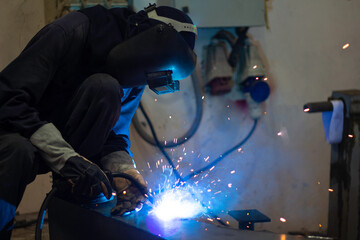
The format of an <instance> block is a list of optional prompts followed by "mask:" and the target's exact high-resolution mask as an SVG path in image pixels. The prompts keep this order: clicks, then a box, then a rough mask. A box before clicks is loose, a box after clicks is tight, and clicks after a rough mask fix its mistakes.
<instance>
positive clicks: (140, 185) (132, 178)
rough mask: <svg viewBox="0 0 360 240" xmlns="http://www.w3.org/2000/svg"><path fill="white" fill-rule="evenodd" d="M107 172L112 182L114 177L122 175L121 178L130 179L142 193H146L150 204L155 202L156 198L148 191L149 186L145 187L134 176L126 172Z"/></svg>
mask: <svg viewBox="0 0 360 240" xmlns="http://www.w3.org/2000/svg"><path fill="white" fill-rule="evenodd" d="M105 174H106V175H107V177H108V178H109V181H110V182H112V181H113V178H115V177H121V178H125V179H127V180H129V181H130V182H131V183H132V184H134V186H135V187H136V188H137V189H138V190H139V191H140V193H141V194H142V195H144V197H145V198H146V199H147V202H148V203H150V204H149V205H152V204H153V203H154V199H153V197H152V196H150V194H149V193H148V190H147V187H144V186H143V185H142V184H141V183H139V182H138V181H137V180H136V179H135V178H134V177H133V176H131V175H129V174H126V173H111V172H109V171H106V172H105Z"/></svg>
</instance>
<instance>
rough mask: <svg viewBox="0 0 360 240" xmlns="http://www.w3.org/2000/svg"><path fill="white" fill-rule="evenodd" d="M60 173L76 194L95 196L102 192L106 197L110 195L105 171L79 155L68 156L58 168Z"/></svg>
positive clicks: (110, 189)
mask: <svg viewBox="0 0 360 240" xmlns="http://www.w3.org/2000/svg"><path fill="white" fill-rule="evenodd" d="M60 175H61V176H62V177H64V178H65V179H66V180H67V181H68V182H69V183H70V184H71V191H72V192H73V193H74V194H76V195H78V196H84V197H95V196H97V195H98V194H100V193H104V195H105V197H106V198H107V199H109V198H110V197H111V193H112V188H111V184H110V182H109V179H108V178H107V176H106V175H105V173H104V172H103V171H102V170H101V169H100V168H99V167H98V166H97V165H96V164H94V163H92V162H90V161H89V160H87V159H86V158H84V157H82V156H80V155H78V156H74V157H71V158H69V159H68V160H67V161H66V163H65V165H64V167H63V168H62V169H60Z"/></svg>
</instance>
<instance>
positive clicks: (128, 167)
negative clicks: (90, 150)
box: [101, 151, 147, 215]
mask: <svg viewBox="0 0 360 240" xmlns="http://www.w3.org/2000/svg"><path fill="white" fill-rule="evenodd" d="M101 163H102V165H103V168H104V169H105V170H106V171H110V172H112V173H115V174H116V173H122V174H125V175H128V176H129V177H130V178H131V179H132V180H129V179H126V178H124V177H113V182H112V185H113V188H114V189H115V191H116V193H117V195H116V196H117V205H116V206H115V207H114V208H113V209H112V210H111V214H112V215H123V214H124V213H126V212H132V211H133V210H135V209H136V208H138V209H141V207H142V203H143V202H145V201H146V195H145V193H146V192H147V186H146V183H145V181H144V178H143V177H142V176H141V174H140V173H139V171H138V170H136V168H135V164H134V161H133V160H132V158H131V157H130V156H129V154H128V153H127V152H125V151H118V152H113V153H111V154H109V155H107V156H105V157H104V158H102V159H101Z"/></svg>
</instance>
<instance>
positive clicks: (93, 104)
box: [0, 74, 123, 239]
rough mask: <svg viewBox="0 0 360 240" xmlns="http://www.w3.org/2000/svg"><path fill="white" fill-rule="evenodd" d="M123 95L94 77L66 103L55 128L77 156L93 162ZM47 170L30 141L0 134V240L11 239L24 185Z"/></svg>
mask: <svg viewBox="0 0 360 240" xmlns="http://www.w3.org/2000/svg"><path fill="white" fill-rule="evenodd" d="M122 96H123V90H122V88H121V86H120V84H119V83H118V81H117V80H115V79H114V78H112V77H111V76H110V75H107V74H94V75H92V76H90V77H89V78H87V79H86V80H85V81H84V82H83V83H82V85H81V86H80V87H79V89H78V90H77V92H76V94H75V95H74V96H73V98H72V99H71V101H69V105H68V107H67V109H66V110H65V112H64V113H63V114H64V115H63V116H66V118H65V119H66V121H64V124H63V125H61V124H60V125H57V126H56V127H57V128H58V129H59V130H60V131H61V133H62V135H63V137H64V139H65V140H66V141H67V142H69V143H70V145H71V146H72V147H73V148H74V149H75V151H76V152H77V153H79V154H81V155H83V156H85V157H87V158H88V159H92V158H94V157H95V156H97V155H99V154H100V152H101V149H102V147H103V145H104V144H105V142H106V140H107V138H108V136H109V134H110V132H111V129H112V128H113V126H114V125H115V123H116V121H117V120H118V118H119V116H120V110H121V98H122ZM54 109H56V106H54ZM44 120H48V121H49V122H52V119H44ZM54 122H56V119H54ZM49 170H50V169H48V168H47V167H46V164H45V163H44V161H43V160H42V158H41V157H40V155H39V153H38V150H37V149H36V148H35V147H34V146H33V145H32V144H31V142H30V141H29V139H26V138H24V137H22V136H20V135H19V134H18V133H7V134H1V135H0V230H1V232H0V239H10V234H11V229H12V225H13V224H12V222H13V218H14V216H15V211H16V208H17V207H18V205H19V203H20V201H21V198H22V196H23V194H24V191H25V188H26V185H27V184H29V183H30V182H32V181H33V180H34V179H35V177H36V175H37V174H41V173H46V172H48V171H49Z"/></svg>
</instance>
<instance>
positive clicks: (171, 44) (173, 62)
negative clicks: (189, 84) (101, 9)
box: [107, 4, 197, 94]
mask: <svg viewBox="0 0 360 240" xmlns="http://www.w3.org/2000/svg"><path fill="white" fill-rule="evenodd" d="M160 8H162V9H163V8H164V7H159V9H160ZM166 8H167V10H168V11H167V12H169V11H170V12H171V11H175V12H176V13H179V12H180V13H181V14H182V15H186V14H185V13H183V12H181V11H180V10H178V9H175V8H170V7H166ZM157 9H158V8H156V5H155V4H153V5H150V6H149V7H147V8H145V13H146V15H147V19H148V20H152V21H154V22H156V24H155V25H153V26H151V27H149V28H147V29H146V30H144V31H141V32H139V33H137V34H136V35H135V36H132V37H130V38H129V39H127V40H125V41H124V42H122V43H120V44H118V45H117V46H115V47H114V48H113V49H112V50H111V51H110V53H109V55H108V58H107V71H108V73H110V74H111V75H112V76H114V77H115V78H117V79H118V80H119V82H120V83H121V84H122V86H124V87H136V86H141V85H146V84H148V85H149V88H150V89H151V90H153V91H154V92H155V93H157V94H164V93H170V92H174V91H178V90H179V81H178V80H181V79H184V78H186V77H187V76H189V75H190V74H191V73H192V71H193V70H194V68H195V65H196V54H195V52H194V51H193V47H194V41H195V37H196V36H197V30H196V26H195V25H194V24H192V22H191V19H190V18H189V17H187V19H189V20H188V22H181V21H178V20H176V19H174V18H170V17H167V16H159V15H158V14H157V11H156V10H157ZM182 34H183V35H182ZM189 34H190V35H189ZM189 36H191V37H192V39H193V40H192V43H191V38H189Z"/></svg>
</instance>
